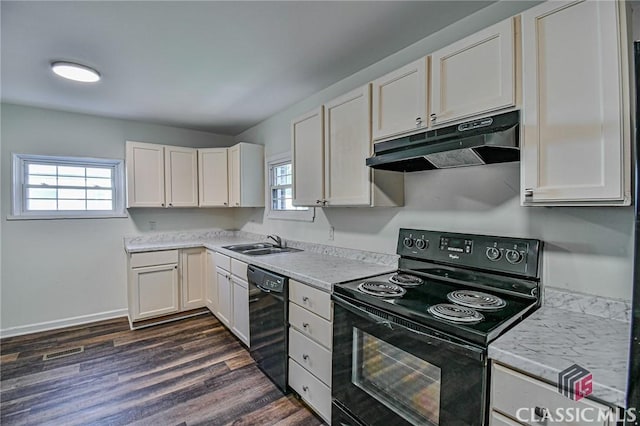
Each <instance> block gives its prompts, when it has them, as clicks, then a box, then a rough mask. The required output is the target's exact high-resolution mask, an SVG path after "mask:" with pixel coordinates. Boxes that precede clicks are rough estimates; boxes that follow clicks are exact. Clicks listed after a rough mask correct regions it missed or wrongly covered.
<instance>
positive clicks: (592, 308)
mask: <svg viewBox="0 0 640 426" xmlns="http://www.w3.org/2000/svg"><path fill="white" fill-rule="evenodd" d="M543 303H544V305H545V306H549V307H553V308H558V309H564V310H566V311H571V312H580V313H583V314H588V315H594V316H598V317H602V318H608V319H612V320H616V321H622V322H630V321H631V302H629V301H626V300H616V299H608V298H605V297H600V296H594V295H590V294H582V293H574V292H568V291H565V290H560V289H557V288H553V287H545V289H544V298H543Z"/></svg>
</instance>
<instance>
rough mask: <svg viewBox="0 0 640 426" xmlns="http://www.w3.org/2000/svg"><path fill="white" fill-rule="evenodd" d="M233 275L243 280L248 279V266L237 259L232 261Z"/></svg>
mask: <svg viewBox="0 0 640 426" xmlns="http://www.w3.org/2000/svg"><path fill="white" fill-rule="evenodd" d="M231 273H232V274H233V275H235V276H236V277H238V278H242V279H243V280H246V279H247V264H246V263H244V262H240V261H239V260H236V259H233V258H232V259H231Z"/></svg>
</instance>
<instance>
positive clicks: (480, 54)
mask: <svg viewBox="0 0 640 426" xmlns="http://www.w3.org/2000/svg"><path fill="white" fill-rule="evenodd" d="M518 27H519V22H518V19H516V18H510V19H507V20H506V21H502V22H500V23H498V24H496V25H493V26H491V27H489V28H486V29H484V30H482V31H479V32H477V33H475V34H473V35H471V36H469V37H466V38H464V39H462V40H459V41H457V42H455V43H453V44H451V45H449V46H447V47H444V48H442V49H440V50H438V51H436V52H435V53H433V54H432V55H431V90H430V95H431V114H430V121H431V125H432V126H436V125H440V124H444V123H448V122H451V121H455V120H459V119H463V118H467V117H471V116H475V115H480V114H483V113H487V112H491V111H495V110H499V109H503V108H508V107H512V106H514V105H515V104H516V57H517V55H516V48H517V45H518V44H517V43H516V35H517V34H518V33H519V31H518Z"/></svg>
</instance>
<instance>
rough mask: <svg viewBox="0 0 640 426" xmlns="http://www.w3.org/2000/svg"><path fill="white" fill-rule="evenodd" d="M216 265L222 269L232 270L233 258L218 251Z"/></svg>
mask: <svg viewBox="0 0 640 426" xmlns="http://www.w3.org/2000/svg"><path fill="white" fill-rule="evenodd" d="M215 259H216V266H217V267H218V268H220V269H224V270H225V271H227V272H230V271H231V258H230V257H229V256H225V255H224V254H220V253H216V256H215Z"/></svg>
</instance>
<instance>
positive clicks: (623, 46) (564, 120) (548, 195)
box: [521, 1, 631, 205]
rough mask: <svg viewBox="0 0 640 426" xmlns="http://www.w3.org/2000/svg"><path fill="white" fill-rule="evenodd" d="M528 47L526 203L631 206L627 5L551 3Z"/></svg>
mask: <svg viewBox="0 0 640 426" xmlns="http://www.w3.org/2000/svg"><path fill="white" fill-rule="evenodd" d="M522 41H523V55H522V56H523V58H522V59H523V117H522V125H523V133H522V135H523V138H522V143H521V145H522V149H521V172H522V176H521V185H522V190H521V201H522V204H523V205H536V204H539V205H596V204H608V205H629V204H630V200H631V197H630V165H629V158H630V155H629V150H630V145H629V139H630V127H631V126H630V123H629V119H630V113H629V93H630V91H629V81H628V66H629V63H628V50H627V28H626V18H625V5H624V3H622V2H617V1H578V2H548V3H544V4H542V5H539V6H536V7H534V8H532V9H529V10H527V11H525V12H524V13H523V14H522Z"/></svg>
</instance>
